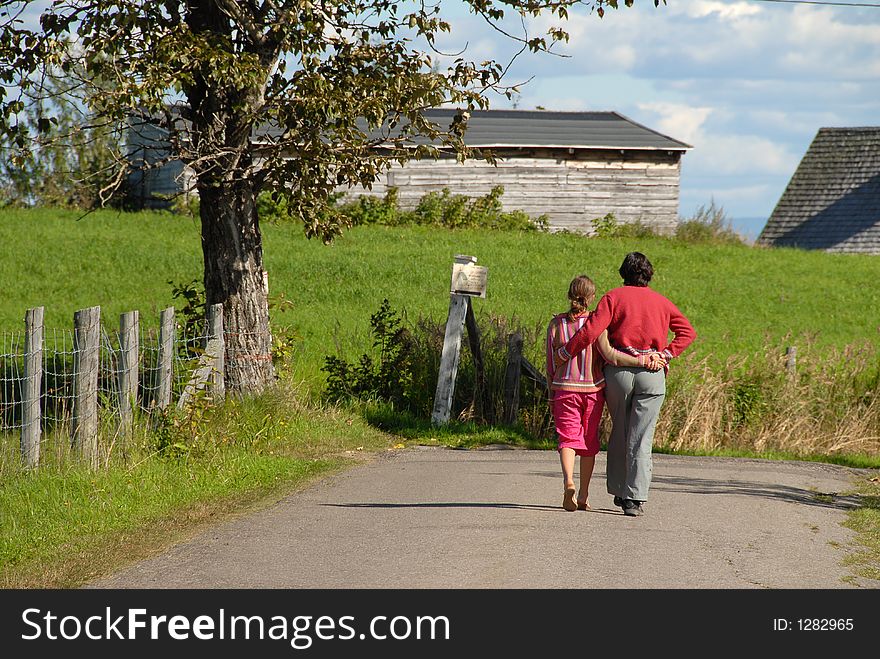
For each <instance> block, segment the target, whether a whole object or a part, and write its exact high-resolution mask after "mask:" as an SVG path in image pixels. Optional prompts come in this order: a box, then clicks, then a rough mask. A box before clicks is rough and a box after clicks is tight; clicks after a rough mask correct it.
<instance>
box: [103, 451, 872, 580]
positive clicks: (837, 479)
mask: <svg viewBox="0 0 880 659" xmlns="http://www.w3.org/2000/svg"><path fill="white" fill-rule="evenodd" d="M859 473H866V472H860V470H855V469H849V468H845V467H838V466H833V465H826V464H816V463H801V462H770V461H761V460H749V459H734V458H699V457H684V456H668V455H655V456H654V480H653V485H652V489H651V497H650V500H649V501H648V503H647V504H646V505H645V508H646V511H647V514H646V515H645V516H644V517H639V518H633V517H625V516H624V515H623V514H622V513H621V511H620V510H619V509H618V508H615V507H614V506H613V505H612V502H611V497H610V496H608V495H607V494H606V493H605V487H604V477H605V454H604V453H600V454H599V456H598V458H597V463H596V473H595V474H594V480H593V487H592V489H591V503H592V505H593V510H592V511H586V512H582V511H578V512H571V513H569V512H565V511H564V510H562V508H561V502H562V487H561V477H560V472H559V465H558V458H557V455H556V453H555V452H553V451H526V450H500V449H498V450H475V451H463V450H451V449H442V448H412V449H405V450H399V451H391V452H387V453H384V454H381V455H379V456H378V457H376V458H375V459H374V460H372V461H370V462H367V463H365V464H362V465H358V466H356V467H354V468H352V469H350V470H348V471H345V472H343V473H339V474H336V475H333V476H331V477H328V478H326V479H324V480H322V481H320V482H317V483H315V484H313V485H311V486H310V487H308V488H307V489H304V490H302V491H300V492H297V493H295V494H293V495H291V496H288V497H287V498H285V499H283V500H281V501H280V502H278V503H277V504H275V505H273V506H271V507H269V508H267V509H264V510H262V511H260V512H258V513H255V514H251V515H248V516H245V517H241V518H239V519H236V520H234V521H231V522H228V523H225V524H223V525H221V526H218V527H216V528H213V529H212V530H210V531H208V532H206V533H204V534H202V535H200V536H198V537H195V538H193V539H192V540H190V541H188V542H185V543H182V544H180V545H178V546H176V547H173V548H172V549H171V550H170V551H168V552H167V553H165V554H163V555H161V556H157V557H155V558H153V559H150V560H146V561H143V562H141V563H138V564H136V565H133V566H131V567H129V568H127V569H125V570H123V571H121V572H119V573H118V574H115V575H113V576H111V577H109V578H106V579H102V580H99V581H96V582H94V583H92V584H89V586H87V587H92V588H697V589H704V588H705V589H709V588H725V589H734V588H737V589H754V588H834V589H845V588H858V587H862V588H878V587H880V582H877V581H873V580H864V579H854V578H851V575H850V572H849V570H848V569H847V568H846V567H845V566H843V565H842V561H843V559H844V557H845V555H846V553H847V551H848V549H847V547H848V546H850V543H851V540H852V537H853V533H852V532H851V531H849V530H848V529H846V528H844V527H843V526H842V525H841V522H843V521H844V519H845V517H846V512H847V510H849V509H851V508H852V507H854V506H855V505H856V498H855V497H854V496H852V495H851V494H847V493H850V492H851V491H852V486H853V482H854V481H853V479H854V477H856V476H857V475H859ZM848 577H850V578H848Z"/></svg>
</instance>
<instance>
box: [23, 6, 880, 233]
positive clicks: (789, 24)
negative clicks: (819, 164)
mask: <svg viewBox="0 0 880 659" xmlns="http://www.w3.org/2000/svg"><path fill="white" fill-rule="evenodd" d="M840 2H846V3H852V4H853V5H854V6H847V7H841V6H829V5H821V4H806V3H799V4H793V3H789V2H774V1H772V0H667V5H665V6H664V5H662V4H661V6H660V7H656V8H655V7H654V3H653V1H652V0H635V6H634V7H631V8H625V7H622V8H621V9H620V10H617V11H613V10H609V11H607V12H606V14H605V17H604V18H602V19H599V18H598V16H597V15H596V14H595V13H590V11H589V8H588V7H581V8H578V9H575V10H572V13H571V16H570V19H569V20H568V21H567V22H566V23H564V24H563V25H564V27H565V29H566V30H567V31H568V32H569V34H570V35H571V40H570V42H569V43H568V44H564V45H563V46H562V47H561V48H559V50H558V52H559V54H560V55H565V56H564V57H557V56H552V55H546V54H540V55H537V54H530V53H524V54H523V55H521V56H520V57H519V58H517V60H516V61H515V62H514V65H513V66H512V68H511V70H510V71H509V73H508V76H507V81H508V82H509V83H510V84H513V83H518V82H522V81H525V80H529V79H531V81H530V82H528V83H527V84H525V85H524V86H523V87H522V93H521V95H520V96H519V97H518V98H517V103H516V106H517V107H519V108H521V109H533V108H535V107H537V106H541V107H544V108H546V109H548V110H614V111H617V112H620V113H621V114H624V115H626V116H628V117H630V118H631V119H634V120H635V121H638V122H639V123H642V124H644V125H646V126H648V127H650V128H653V129H655V130H658V131H660V132H662V133H665V134H667V135H669V136H671V137H673V138H676V139H678V140H682V141H684V142H687V143H688V144H691V145H693V147H694V148H693V150H691V151H690V152H688V153H687V154H686V155H685V156H684V159H683V161H682V178H681V203H680V208H679V211H680V214H681V215H682V216H685V217H687V216H690V215H692V214H693V213H694V211H695V210H696V209H697V208H699V207H700V206H704V205H708V204H709V203H710V202H711V201H714V202H715V204H716V205H718V206H720V207H722V208H723V209H724V210H725V212H726V213H727V214H728V216H730V217H731V218H732V219H733V222H734V226H735V227H736V228H738V229H739V230H740V231H742V232H743V233H746V234H747V235H751V236H754V235H756V234H757V232H758V231H759V230H760V229H761V227H762V226H763V224H764V222H765V221H766V218H767V217H768V216H769V215H770V213H771V212H772V211H773V207H774V206H775V205H776V202H777V201H778V200H779V197H780V195H781V194H782V192H783V191H784V190H785V186H786V184H787V183H788V180H789V179H790V178H791V175H792V174H793V173H794V170H795V168H796V167H797V165H798V163H799V162H800V159H801V157H802V156H803V154H804V153H805V151H806V150H807V148H808V147H809V144H810V142H811V141H812V139H813V137H814V136H815V134H816V131H818V129H819V128H821V127H824V126H877V125H880V6H877V5H880V0H864V2H861V0H840ZM46 4H47V3H45V2H39V3H37V4H36V6H34V7H33V8H32V9H31V11H30V12H29V14H28V15H27V16H26V18H29V19H31V20H33V19H34V18H35V16H36V13H37V11H36V10H37V8H39V7H40V6H45V5H46ZM857 4H874V5H875V6H871V7H860V6H855V5H857ZM621 5H623V3H621ZM441 7H442V9H443V14H444V15H446V16H447V17H449V18H450V19H451V23H452V26H453V32H452V35H451V36H445V37H444V39H443V41H442V42H441V43H440V46H441V48H443V49H445V50H446V51H448V52H458V51H461V50H462V49H464V52H463V54H462V55H461V56H462V57H466V58H468V59H471V60H475V61H481V60H484V59H496V60H498V61H500V62H506V61H507V60H508V59H509V58H510V56H511V55H512V54H513V53H514V52H515V51H516V50H517V49H518V48H517V44H515V43H514V42H512V41H511V40H510V39H509V38H507V37H504V36H503V35H501V34H499V33H498V32H495V31H493V30H492V29H490V28H489V27H488V26H487V25H486V24H485V23H484V22H483V20H482V19H480V18H478V17H476V16H474V15H473V14H471V13H469V12H468V10H467V9H466V7H465V6H464V5H463V4H462V3H461V2H460V0H442V3H441ZM558 23H559V21H558V19H551V18H549V17H540V18H537V19H529V20H528V21H527V22H526V27H527V28H528V30H529V31H530V32H531V33H532V35H533V36H535V35H537V34H540V33H543V32H545V31H546V30H547V28H548V27H549V26H550V25H551V24H558ZM506 27H507V28H509V29H510V30H511V31H516V30H519V31H520V33H521V31H522V26H521V25H520V23H519V21H518V20H514V21H509V22H508V23H507V24H506ZM491 107H493V108H506V107H512V103H511V101H509V100H508V99H506V98H504V97H500V96H499V97H493V98H492V105H491Z"/></svg>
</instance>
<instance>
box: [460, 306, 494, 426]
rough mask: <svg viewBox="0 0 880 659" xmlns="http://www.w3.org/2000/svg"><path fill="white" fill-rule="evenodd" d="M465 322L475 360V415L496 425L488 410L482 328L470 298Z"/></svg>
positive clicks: (492, 415)
mask: <svg viewBox="0 0 880 659" xmlns="http://www.w3.org/2000/svg"><path fill="white" fill-rule="evenodd" d="M464 321H465V326H466V327H467V335H468V345H469V346H470V349H471V356H472V357H473V358H474V414H475V415H476V416H477V418H480V419H484V420H486V421H488V422H489V423H494V422H495V419H494V416H495V415H494V414H492V413H491V412H490V411H489V410H486V404H485V397H486V394H485V392H486V367H485V365H484V364H483V350H482V348H481V347H480V328H479V327H478V326H477V319H476V318H475V317H474V309H473V305H472V304H471V299H470V298H467V313H466V314H465V317H464Z"/></svg>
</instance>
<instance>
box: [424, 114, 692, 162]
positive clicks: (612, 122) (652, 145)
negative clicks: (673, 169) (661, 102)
mask: <svg viewBox="0 0 880 659" xmlns="http://www.w3.org/2000/svg"><path fill="white" fill-rule="evenodd" d="M456 112H457V110H454V109H445V108H439V109H432V110H428V111H426V112H425V115H426V117H428V118H429V119H430V120H431V121H433V122H435V123H437V124H438V125H440V126H442V127H446V126H448V125H449V123H450V122H451V121H452V118H453V117H454V116H455V114H456ZM467 124H468V127H467V131H466V132H465V134H464V141H465V143H466V144H467V145H468V146H471V147H484V148H485V147H562V148H565V147H568V148H586V149H649V150H664V151H687V150H689V149H691V148H693V147H691V145H690V144H685V143H684V142H681V141H679V140H676V139H673V138H671V137H669V136H667V135H663V134H662V133H658V132H657V131H655V130H651V129H650V128H647V127H645V126H642V125H641V124H639V123H636V122H635V121H633V120H632V119H629V118H627V117H624V116H623V115H622V114H619V113H617V112H551V111H547V110H475V111H473V112H471V115H470V118H469V119H468V122H467Z"/></svg>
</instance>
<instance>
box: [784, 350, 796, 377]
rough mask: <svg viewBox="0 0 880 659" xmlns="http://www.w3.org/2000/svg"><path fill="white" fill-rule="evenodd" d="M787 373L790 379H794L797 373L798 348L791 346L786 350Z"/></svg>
mask: <svg viewBox="0 0 880 659" xmlns="http://www.w3.org/2000/svg"><path fill="white" fill-rule="evenodd" d="M785 371H786V373H788V375H789V377H793V376H794V374H795V372H796V371H797V347H796V346H789V347H788V348H786V349H785Z"/></svg>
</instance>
